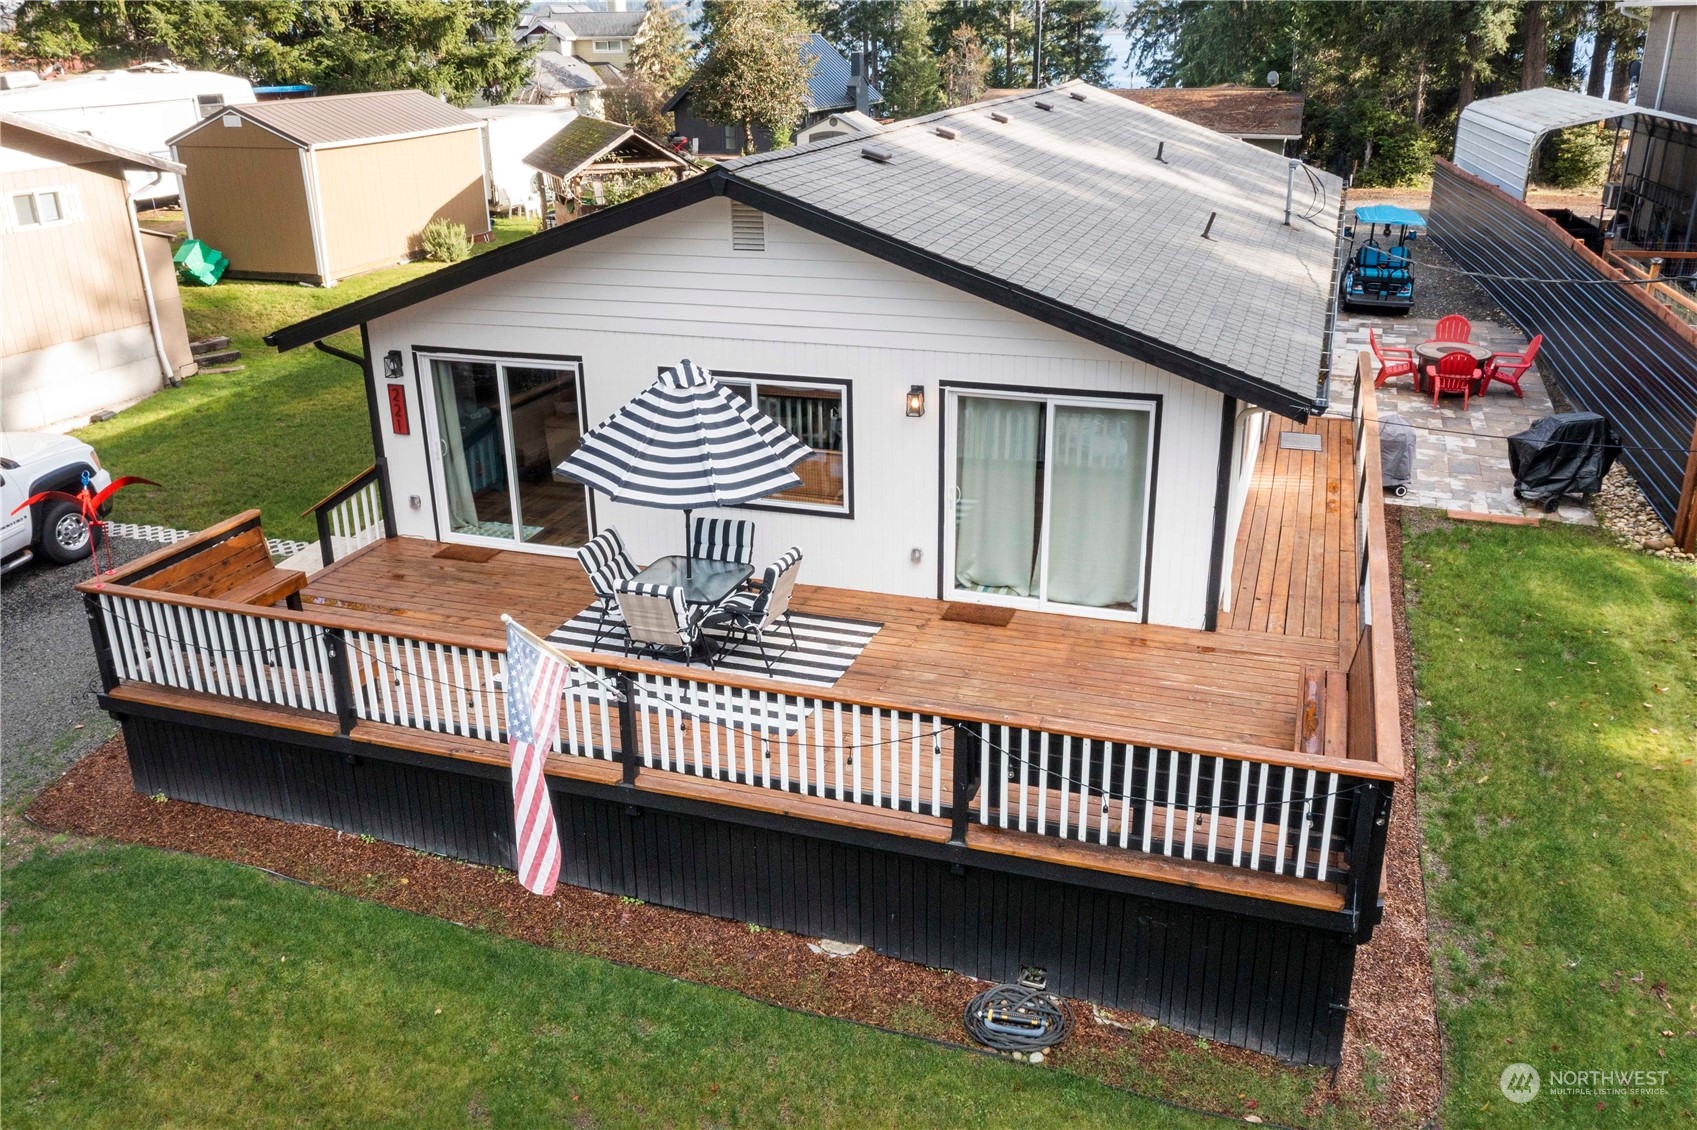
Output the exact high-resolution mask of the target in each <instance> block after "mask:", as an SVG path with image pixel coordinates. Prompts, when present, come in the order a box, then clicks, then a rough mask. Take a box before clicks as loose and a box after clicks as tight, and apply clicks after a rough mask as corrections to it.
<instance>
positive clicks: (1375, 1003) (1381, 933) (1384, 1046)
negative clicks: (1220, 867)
mask: <svg viewBox="0 0 1697 1130" xmlns="http://www.w3.org/2000/svg"><path fill="white" fill-rule="evenodd" d="M1401 510H1402V508H1401V507H1397V506H1387V507H1385V511H1386V514H1385V519H1386V520H1385V540H1386V548H1387V550H1388V551H1389V552H1388V557H1389V558H1390V574H1391V592H1392V593H1395V594H1397V599H1396V600H1395V601H1393V604H1394V605H1395V609H1394V612H1395V625H1396V657H1397V686H1398V692H1399V698H1400V705H1401V715H1402V748H1403V764H1404V765H1405V766H1406V768H1407V777H1406V778H1405V779H1404V780H1403V782H1402V784H1401V785H1400V787H1398V788H1397V789H1396V790H1395V791H1394V792H1393V793H1392V794H1391V822H1390V827H1389V829H1387V835H1386V844H1385V917H1384V921H1382V922H1380V923H1379V925H1378V926H1377V927H1375V928H1374V931H1373V940H1372V941H1371V942H1369V943H1368V944H1367V945H1365V946H1363V947H1362V948H1361V949H1360V950H1358V951H1357V952H1356V958H1355V980H1354V982H1353V983H1352V985H1351V988H1350V1001H1349V1006H1350V1012H1349V1019H1348V1021H1347V1022H1346V1023H1345V1025H1344V1038H1343V1066H1342V1068H1341V1069H1340V1070H1339V1072H1338V1082H1339V1086H1340V1087H1341V1088H1343V1089H1344V1090H1345V1091H1357V1090H1365V1087H1364V1080H1363V1076H1364V1075H1365V1074H1369V1073H1371V1074H1375V1075H1377V1076H1379V1077H1380V1078H1381V1079H1382V1080H1384V1085H1383V1088H1382V1091H1381V1094H1382V1096H1383V1102H1384V1105H1385V1106H1386V1107H1388V1108H1391V1109H1395V1110H1399V1111H1401V1112H1404V1113H1405V1114H1408V1113H1412V1114H1414V1115H1416V1116H1418V1118H1419V1119H1421V1120H1422V1121H1424V1120H1426V1119H1428V1118H1430V1117H1432V1115H1433V1114H1435V1113H1436V1111H1437V1108H1438V1103H1439V1101H1440V1100H1441V1099H1442V1098H1443V1045H1442V1038H1441V1036H1440V1035H1439V1031H1438V1017H1437V996H1436V993H1435V992H1434V990H1433V987H1432V964H1431V957H1430V950H1429V948H1428V944H1427V941H1428V939H1427V932H1426V883H1425V878H1424V875H1423V873H1422V870H1421V866H1420V826H1419V819H1418V813H1417V812H1416V810H1415V801H1414V789H1415V756H1414V656H1413V651H1412V649H1411V646H1410V640H1409V634H1408V617H1407V615H1406V611H1405V609H1404V607H1403V601H1402V595H1401V594H1402V593H1403V587H1402V586H1403V579H1402V513H1401ZM1369 1048H1371V1049H1372V1050H1373V1052H1374V1053H1376V1060H1377V1061H1376V1062H1373V1059H1374V1058H1375V1057H1370V1056H1369V1055H1368V1052H1367V1049H1369Z"/></svg>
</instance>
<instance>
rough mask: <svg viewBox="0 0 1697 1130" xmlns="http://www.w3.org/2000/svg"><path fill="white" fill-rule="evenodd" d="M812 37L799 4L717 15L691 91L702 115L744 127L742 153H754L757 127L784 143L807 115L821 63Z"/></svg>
mask: <svg viewBox="0 0 1697 1130" xmlns="http://www.w3.org/2000/svg"><path fill="white" fill-rule="evenodd" d="M807 37H808V29H807V25H806V24H805V23H804V22H803V21H802V18H801V14H800V12H798V11H797V10H796V6H795V3H794V0H735V2H734V3H726V4H724V5H723V6H722V7H720V8H719V10H718V11H717V13H716V14H715V22H714V26H713V29H712V43H713V48H712V51H711V53H709V54H708V56H707V59H706V61H705V62H703V63H702V64H701V70H700V72H699V73H698V74H697V75H696V79H695V85H694V87H692V88H691V89H692V90H693V91H694V97H695V99H696V105H697V107H698V108H699V110H700V111H701V114H702V116H703V117H705V118H708V119H709V120H712V121H721V122H736V123H738V124H740V125H741V126H742V127H743V152H745V153H752V152H753V151H754V127H755V126H757V125H759V126H763V127H765V128H766V129H767V130H768V131H770V132H771V133H772V134H773V135H774V136H775V137H777V138H778V139H780V142H784V141H785V139H787V135H788V134H789V131H791V130H792V129H794V127H795V124H796V123H797V122H798V121H800V120H801V116H802V114H804V113H805V112H806V110H807V93H808V91H807V81H808V78H809V77H810V76H811V75H812V74H813V68H814V66H816V65H817V63H818V61H819V60H818V58H817V56H814V55H812V54H810V53H809V52H808V51H807Z"/></svg>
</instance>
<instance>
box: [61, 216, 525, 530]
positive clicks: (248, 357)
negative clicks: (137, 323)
mask: <svg viewBox="0 0 1697 1130" xmlns="http://www.w3.org/2000/svg"><path fill="white" fill-rule="evenodd" d="M533 223H534V221H527V220H496V221H495V239H494V241H493V242H491V243H488V244H483V245H480V246H479V248H478V250H479V251H483V250H487V249H489V248H490V247H498V246H501V245H502V244H506V243H511V242H512V241H513V240H515V239H519V238H521V237H522V236H524V235H525V234H527V233H528V232H529V230H530V228H531V226H532V224H533ZM439 266H440V265H439V264H436V263H422V262H421V263H408V264H405V265H403V266H399V267H391V268H389V269H387V270H383V271H374V272H372V273H371V274H368V275H360V276H359V277H357V278H353V279H349V280H347V281H346V282H343V283H342V284H341V285H340V286H337V287H334V288H331V289H328V290H325V289H322V288H319V287H306V286H299V285H296V284H293V283H270V282H252V281H241V280H235V279H231V280H227V281H224V282H221V283H219V284H218V285H217V286H214V287H193V286H185V287H183V288H182V295H183V307H184V312H185V316H186V318H187V321H188V329H189V337H190V338H191V339H200V338H206V337H213V336H217V335H224V336H227V337H229V339H230V342H231V344H232V345H234V346H235V347H236V348H238V349H240V350H241V351H242V359H241V362H240V364H242V365H244V366H246V367H245V369H244V370H243V371H242V372H239V373H227V374H223V375H218V374H209V375H200V376H194V377H190V378H189V379H188V380H186V381H184V382H183V384H182V385H181V387H178V388H168V389H165V390H163V391H162V392H159V393H156V394H155V395H153V396H151V397H149V398H148V399H147V400H144V401H142V402H141V403H140V404H137V405H135V406H134V407H131V408H127V409H125V410H124V411H122V412H120V413H119V414H118V415H117V416H116V417H114V418H113V419H111V420H108V421H106V422H104V423H100V424H92V425H90V426H89V427H86V428H83V429H82V430H81V431H79V432H77V433H76V434H77V435H78V436H79V437H81V438H82V439H85V440H87V441H88V442H89V443H92V444H93V445H94V446H95V448H96V449H97V450H98V451H99V452H100V456H101V459H102V461H103V462H104V463H105V464H106V466H108V467H109V468H111V469H112V472H113V473H114V474H127V475H142V476H144V477H146V478H149V479H153V480H155V481H157V482H159V483H161V484H163V487H136V488H133V489H131V490H127V491H125V492H124V493H123V494H121V495H120V496H119V499H118V503H117V508H116V511H115V513H114V517H115V518H116V519H117V520H119V521H125V522H150V523H156V524H159V525H164V526H175V527H179V528H182V529H200V528H202V527H204V526H209V525H211V524H212V523H214V522H216V521H218V520H220V519H222V518H227V517H229V516H230V515H231V514H234V513H236V512H237V511H240V510H245V509H247V508H248V507H251V506H257V507H259V508H260V510H262V511H263V512H264V521H265V530H266V532H267V533H268V534H271V535H272V536H274V537H286V538H297V539H300V540H302V541H311V540H312V539H314V538H316V537H317V532H316V530H315V528H314V526H313V522H312V518H311V516H310V515H309V516H306V517H302V516H301V511H302V510H305V509H306V508H307V507H309V506H311V505H312V504H313V503H315V502H317V501H318V500H319V499H320V498H323V497H324V496H325V495H326V494H328V493H330V491H332V490H334V489H335V488H336V487H338V486H340V485H341V484H342V483H343V482H345V481H347V480H348V479H350V478H352V477H353V476H354V475H356V474H358V473H359V472H360V471H362V470H364V469H365V468H366V467H369V466H370V465H371V430H370V424H369V423H368V420H367V416H366V405H365V391H364V388H363V386H362V385H361V381H360V374H359V370H358V369H357V368H356V367H355V366H353V365H351V364H349V363H348V362H346V361H342V360H339V359H337V358H335V357H331V356H329V355H327V354H324V353H320V352H319V351H318V350H316V349H313V348H311V347H304V348H301V349H296V350H294V351H292V352H289V353H283V354H279V353H278V352H277V351H276V350H274V349H272V348H271V347H270V346H268V345H266V344H265V343H264V342H263V341H262V340H261V338H263V337H264V335H265V334H268V333H270V332H271V331H272V330H275V329H277V328H279V327H281V326H286V325H289V324H290V323H292V322H298V321H300V320H301V319H303V318H308V317H311V316H312V315H313V314H317V313H321V312H322V311H325V310H328V309H331V308H333V307H336V306H341V305H343V304H344V303H348V302H352V301H353V300H354V299H356V298H363V297H365V296H366V295H368V294H374V293H376V292H377V291H379V290H384V289H386V288H388V287H391V286H394V285H395V284H397V283H401V282H405V281H407V280H408V279H413V278H417V277H418V276H419V275H423V274H427V273H429V272H430V271H433V270H436V269H438V267H439ZM332 344H334V345H338V346H340V347H341V348H342V349H345V350H347V351H349V352H354V353H358V352H359V350H360V344H359V335H358V334H357V333H347V334H343V335H341V336H340V337H338V338H336V339H334V340H333V341H332Z"/></svg>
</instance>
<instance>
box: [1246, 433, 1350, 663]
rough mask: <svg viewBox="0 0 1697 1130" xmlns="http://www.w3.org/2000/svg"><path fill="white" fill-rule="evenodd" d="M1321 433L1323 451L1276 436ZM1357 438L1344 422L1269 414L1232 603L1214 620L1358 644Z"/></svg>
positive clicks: (1342, 647) (1290, 636)
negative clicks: (1294, 446)
mask: <svg viewBox="0 0 1697 1130" xmlns="http://www.w3.org/2000/svg"><path fill="white" fill-rule="evenodd" d="M1286 433H1298V434H1306V435H1314V436H1318V437H1319V439H1320V450H1319V451H1304V450H1300V449H1291V448H1283V447H1280V446H1279V441H1280V436H1282V435H1284V434H1286ZM1354 481H1355V444H1354V441H1353V437H1352V434H1351V430H1350V424H1349V421H1348V420H1340V419H1319V420H1310V421H1309V422H1308V423H1307V424H1297V423H1293V422H1291V421H1290V420H1286V419H1284V418H1283V417H1280V416H1272V417H1269V424H1268V428H1267V436H1266V440H1265V441H1264V443H1263V444H1262V447H1261V454H1260V456H1259V457H1258V459H1257V461H1256V466H1255V472H1254V480H1253V485H1252V487H1251V489H1250V494H1249V499H1248V501H1247V502H1246V503H1245V505H1244V508H1243V521H1242V523H1241V525H1240V526H1239V528H1238V532H1237V549H1236V553H1235V554H1234V556H1233V558H1232V578H1231V600H1230V609H1229V610H1228V611H1225V612H1222V614H1221V616H1220V626H1221V627H1222V628H1223V629H1226V630H1227V631H1229V632H1245V633H1252V634H1254V635H1256V636H1257V637H1260V638H1261V639H1263V640H1264V639H1266V637H1268V636H1274V637H1278V638H1280V639H1281V640H1295V639H1300V640H1312V641H1317V642H1325V643H1331V644H1333V645H1334V655H1336V656H1337V658H1336V659H1334V660H1333V662H1336V663H1347V662H1348V655H1347V654H1344V652H1345V651H1346V650H1347V649H1349V648H1353V647H1354V645H1355V631H1356V602H1355V593H1356V565H1357V562H1356V554H1355V497H1354V492H1353V490H1352V489H1351V488H1352V487H1353V485H1354Z"/></svg>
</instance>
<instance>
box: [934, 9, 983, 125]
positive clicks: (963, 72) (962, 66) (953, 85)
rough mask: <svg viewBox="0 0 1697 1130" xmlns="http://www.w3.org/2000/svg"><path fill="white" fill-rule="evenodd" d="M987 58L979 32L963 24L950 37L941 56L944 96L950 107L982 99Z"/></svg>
mask: <svg viewBox="0 0 1697 1130" xmlns="http://www.w3.org/2000/svg"><path fill="white" fill-rule="evenodd" d="M989 73H990V56H989V54H988V53H986V52H985V50H984V44H983V43H981V42H980V41H979V39H978V33H977V32H976V31H974V30H973V29H972V28H971V27H969V26H967V25H965V24H963V25H961V26H960V27H957V28H955V30H954V32H953V33H952V34H951V35H950V36H949V49H948V50H947V51H946V52H944V54H943V97H944V99H945V100H947V102H948V104H949V105H951V106H964V105H966V104H967V103H968V102H976V101H978V100H979V99H980V98H982V97H984V89H985V85H986V78H987V76H988V75H989Z"/></svg>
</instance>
